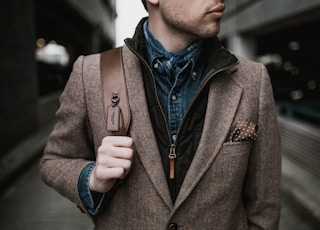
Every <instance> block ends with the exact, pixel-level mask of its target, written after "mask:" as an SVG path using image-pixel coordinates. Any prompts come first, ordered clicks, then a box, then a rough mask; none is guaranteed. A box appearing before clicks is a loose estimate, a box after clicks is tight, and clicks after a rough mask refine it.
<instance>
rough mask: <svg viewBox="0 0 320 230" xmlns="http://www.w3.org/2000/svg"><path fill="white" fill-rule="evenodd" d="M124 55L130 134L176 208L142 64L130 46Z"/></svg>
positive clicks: (165, 197) (161, 192)
mask: <svg viewBox="0 0 320 230" xmlns="http://www.w3.org/2000/svg"><path fill="white" fill-rule="evenodd" d="M122 54H123V60H125V62H124V73H125V77H126V83H127V89H128V96H129V104H130V110H131V116H132V119H131V124H130V126H131V127H130V130H129V132H130V135H131V137H132V138H133V140H134V143H135V148H136V150H137V154H138V157H139V158H140V160H141V162H142V164H143V166H144V168H145V170H146V172H147V174H148V176H149V177H150V179H151V181H152V182H153V185H154V186H155V188H156V189H157V191H158V193H159V195H160V196H161V198H162V199H163V201H164V202H165V203H166V204H167V206H168V207H169V208H172V201H171V198H170V193H169V189H168V184H167V180H166V178H165V173H164V170H163V166H162V161H161V158H160V152H159V149H158V146H157V142H156V137H155V135H154V132H153V127H152V124H151V120H150V117H149V113H148V105H147V101H146V98H145V93H144V84H143V80H142V73H141V68H140V62H139V60H138V58H137V57H136V56H135V55H134V54H133V53H132V52H131V51H130V50H129V48H128V47H127V46H124V47H123V53H122Z"/></svg>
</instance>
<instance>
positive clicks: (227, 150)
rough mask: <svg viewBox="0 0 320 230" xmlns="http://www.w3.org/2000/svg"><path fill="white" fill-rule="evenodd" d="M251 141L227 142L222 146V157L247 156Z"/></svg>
mask: <svg viewBox="0 0 320 230" xmlns="http://www.w3.org/2000/svg"><path fill="white" fill-rule="evenodd" d="M252 145H253V141H251V140H248V141H240V142H227V143H224V144H223V145H222V149H221V154H222V155H235V154H248V155H249V153H250V152H251V148H252Z"/></svg>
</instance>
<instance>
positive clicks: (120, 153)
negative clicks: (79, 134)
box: [89, 136, 133, 193]
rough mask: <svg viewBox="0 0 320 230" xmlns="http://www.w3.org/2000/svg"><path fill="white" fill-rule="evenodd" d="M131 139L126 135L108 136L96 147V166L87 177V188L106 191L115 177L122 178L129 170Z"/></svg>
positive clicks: (131, 154) (131, 150) (112, 183)
mask: <svg viewBox="0 0 320 230" xmlns="http://www.w3.org/2000/svg"><path fill="white" fill-rule="evenodd" d="M132 146H133V140H132V138H130V137H126V136H108V137H105V138H104V139H103V140H102V144H101V146H100V147H99V148H98V153H97V160H96V166H95V167H94V168H93V171H92V173H91V175H90V179H89V188H90V190H91V191H95V192H100V193H104V192H108V191H109V190H111V188H112V187H113V185H114V184H115V181H116V179H123V178H124V177H125V176H126V175H127V174H128V173H129V171H130V168H131V165H132V159H133V149H132Z"/></svg>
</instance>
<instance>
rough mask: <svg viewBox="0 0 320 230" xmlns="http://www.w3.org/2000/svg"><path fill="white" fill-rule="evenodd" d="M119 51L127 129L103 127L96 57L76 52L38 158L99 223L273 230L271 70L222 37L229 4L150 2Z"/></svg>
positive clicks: (276, 180)
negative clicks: (229, 47) (119, 132)
mask: <svg viewBox="0 0 320 230" xmlns="http://www.w3.org/2000/svg"><path fill="white" fill-rule="evenodd" d="M143 3H144V5H145V7H146V9H147V11H148V13H149V17H148V18H144V19H142V21H141V22H140V23H139V25H138V26H137V29H136V33H135V35H134V37H133V38H132V39H127V40H126V41H125V45H124V47H123V51H122V55H123V60H124V72H125V73H126V86H127V89H128V94H129V103H130V110H131V114H132V116H131V125H130V129H129V131H128V134H127V136H112V135H111V133H110V132H108V131H107V130H106V123H105V121H104V118H103V116H104V110H103V102H102V95H101V90H100V87H101V86H100V82H99V81H98V80H96V79H99V77H100V72H99V68H100V67H99V65H100V62H99V58H100V55H99V54H95V55H89V56H86V57H79V59H78V60H77V61H76V63H75V65H74V69H73V72H72V74H71V77H70V80H69V82H68V84H67V86H66V88H65V90H64V93H63V94H62V96H61V106H60V109H59V110H58V112H57V119H58V121H57V124H56V126H55V129H54V131H53V132H52V134H51V136H50V138H49V140H48V144H47V146H46V149H45V153H44V156H43V158H42V160H41V164H40V170H41V174H42V178H43V180H44V181H45V182H46V183H47V184H48V185H50V186H52V187H54V188H55V189H56V190H57V191H59V192H60V193H61V194H62V195H64V196H66V197H68V198H69V199H70V200H71V201H73V202H75V203H76V204H78V206H79V207H80V208H81V209H82V210H84V212H86V213H88V215H90V216H92V218H93V220H94V223H95V225H96V229H130V230H132V229H139V230H141V229H155V230H159V229H184V230H187V229H193V230H194V229H230V230H235V229H277V228H278V222H279V213H280V154H279V134H278V127H277V121H276V113H275V108H274V101H273V95H272V90H271V85H270V80H269V76H268V74H267V71H266V69H265V67H264V66H263V65H261V64H258V63H254V62H251V61H248V60H245V59H243V58H241V57H238V56H237V57H236V56H235V55H234V54H232V53H230V52H229V51H228V50H227V49H225V48H223V47H222V45H221V44H220V42H219V40H218V38H217V37H216V36H217V34H218V32H219V29H220V26H219V22H220V20H221V18H222V17H223V12H224V9H225V5H224V1H222V0H197V1H195V0H175V1H172V0H146V1H143Z"/></svg>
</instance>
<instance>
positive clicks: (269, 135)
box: [244, 65, 281, 230]
mask: <svg viewBox="0 0 320 230" xmlns="http://www.w3.org/2000/svg"><path fill="white" fill-rule="evenodd" d="M261 66H262V69H261V79H260V97H259V108H258V110H259V111H258V137H257V140H256V142H255V145H254V147H253V150H252V153H251V156H250V159H249V168H248V171H247V177H246V178H247V179H246V184H245V187H244V199H245V204H246V212H247V216H248V224H249V226H250V227H249V229H268V230H276V229H278V225H279V217H280V206H281V205H280V204H281V202H280V178H281V155H280V136H279V128H278V123H277V116H276V111H275V104H274V98H273V93H272V87H271V83H270V78H269V75H268V73H267V70H266V68H265V67H264V66H263V65H261Z"/></svg>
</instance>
